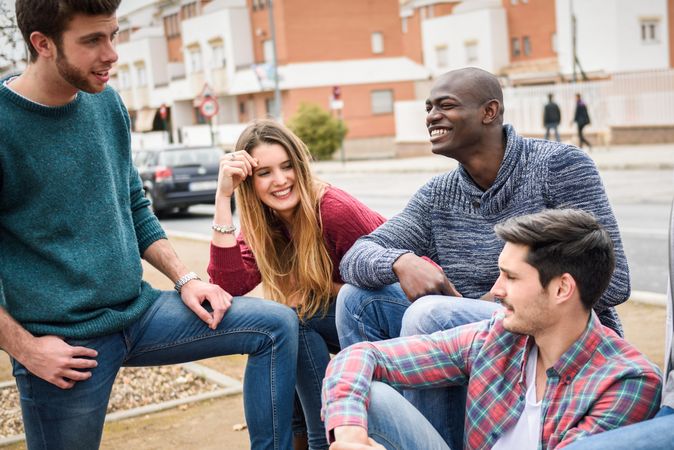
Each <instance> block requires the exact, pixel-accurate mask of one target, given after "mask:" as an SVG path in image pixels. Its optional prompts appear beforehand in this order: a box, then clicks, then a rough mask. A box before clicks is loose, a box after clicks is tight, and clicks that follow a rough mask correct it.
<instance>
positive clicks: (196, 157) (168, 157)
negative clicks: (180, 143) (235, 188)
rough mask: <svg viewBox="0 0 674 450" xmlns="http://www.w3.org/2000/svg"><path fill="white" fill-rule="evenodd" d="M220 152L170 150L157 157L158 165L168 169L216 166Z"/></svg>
mask: <svg viewBox="0 0 674 450" xmlns="http://www.w3.org/2000/svg"><path fill="white" fill-rule="evenodd" d="M221 156H222V151H220V150H219V149H217V148H190V149H182V150H171V151H168V152H162V153H161V154H160V155H159V164H161V165H163V166H169V167H179V166H194V165H199V166H201V165H205V164H218V162H219V161H220V157H221Z"/></svg>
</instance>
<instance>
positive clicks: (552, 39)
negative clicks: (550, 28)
mask: <svg viewBox="0 0 674 450" xmlns="http://www.w3.org/2000/svg"><path fill="white" fill-rule="evenodd" d="M550 47H552V51H553V52H555V53H557V33H552V35H551V36H550Z"/></svg>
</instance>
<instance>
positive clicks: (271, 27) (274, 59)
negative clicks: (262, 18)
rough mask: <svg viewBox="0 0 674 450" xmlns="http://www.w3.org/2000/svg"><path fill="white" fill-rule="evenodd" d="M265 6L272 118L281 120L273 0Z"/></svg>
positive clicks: (268, 1) (268, 0)
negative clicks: (271, 78) (268, 39)
mask: <svg viewBox="0 0 674 450" xmlns="http://www.w3.org/2000/svg"><path fill="white" fill-rule="evenodd" d="M267 7H268V10H269V33H270V34H271V44H272V49H273V51H272V53H273V54H272V58H271V63H272V64H273V66H274V68H273V74H274V118H276V120H278V121H279V122H282V121H283V120H282V119H283V118H282V117H281V111H282V108H281V90H280V89H279V78H278V58H277V57H276V27H275V26H274V0H267Z"/></svg>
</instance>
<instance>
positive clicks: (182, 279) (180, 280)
mask: <svg viewBox="0 0 674 450" xmlns="http://www.w3.org/2000/svg"><path fill="white" fill-rule="evenodd" d="M192 280H201V278H199V275H197V274H196V273H194V272H190V273H187V274H185V275H183V276H182V277H180V278H178V281H176V284H175V286H173V288H174V289H175V290H176V291H178V294H180V290H181V289H182V288H183V286H185V285H186V284H187V282H188V281H192Z"/></svg>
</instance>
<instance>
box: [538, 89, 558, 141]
mask: <svg viewBox="0 0 674 450" xmlns="http://www.w3.org/2000/svg"><path fill="white" fill-rule="evenodd" d="M561 121H562V113H561V112H560V111H559V105H557V103H555V102H554V101H553V100H552V94H548V103H546V105H545V108H544V109H543V126H544V127H545V140H546V141H547V140H549V139H550V130H552V131H554V132H555V140H556V141H557V142H559V122H561Z"/></svg>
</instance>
